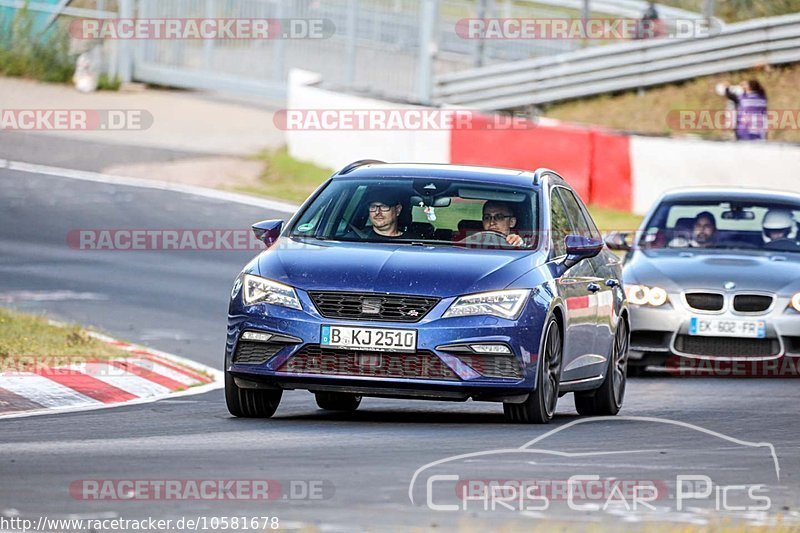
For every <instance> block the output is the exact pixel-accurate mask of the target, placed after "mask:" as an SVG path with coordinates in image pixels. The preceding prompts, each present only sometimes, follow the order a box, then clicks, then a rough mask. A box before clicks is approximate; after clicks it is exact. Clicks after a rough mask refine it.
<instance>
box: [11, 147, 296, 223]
mask: <svg viewBox="0 0 800 533" xmlns="http://www.w3.org/2000/svg"><path fill="white" fill-rule="evenodd" d="M0 168H7V169H9V170H14V171H17V172H27V173H31V174H43V175H45V176H58V177H61V178H70V179H76V180H82V181H93V182H96V183H109V184H112V185H123V186H126V187H140V188H143V189H156V190H160V191H172V192H179V193H183V194H193V195H195V196H202V197H203V198H211V199H213V200H220V201H224V202H234V203H237V204H245V205H252V206H255V207H263V208H264V209H271V210H273V211H280V212H282V213H294V212H295V211H297V208H298V206H296V205H294V204H290V203H287V202H280V201H277V200H268V199H266V198H256V197H254V196H248V195H246V194H237V193H233V192H225V191H218V190H216V189H209V188H207V187H197V186H193V185H183V184H179V183H170V182H167V181H158V180H148V179H142V178H126V177H123V176H112V175H110V174H103V173H100V172H89V171H86V170H73V169H69V168H61V167H51V166H47V165H37V164H34V163H25V162H23V161H7V160H3V159H0Z"/></svg>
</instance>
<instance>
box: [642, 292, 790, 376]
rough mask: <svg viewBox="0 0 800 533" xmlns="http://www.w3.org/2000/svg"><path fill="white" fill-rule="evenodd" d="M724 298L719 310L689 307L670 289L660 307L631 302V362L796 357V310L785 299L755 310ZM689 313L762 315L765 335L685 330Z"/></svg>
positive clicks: (728, 316) (739, 317)
mask: <svg viewBox="0 0 800 533" xmlns="http://www.w3.org/2000/svg"><path fill="white" fill-rule="evenodd" d="M727 302H729V298H728V297H726V305H725V308H724V309H723V310H722V311H718V312H705V311H699V310H696V309H693V308H692V307H690V306H689V305H688V304H687V303H686V300H685V299H684V298H683V295H682V294H680V293H670V294H669V301H668V302H667V303H666V304H665V305H663V306H661V307H650V306H646V305H645V306H641V305H633V304H631V305H630V313H631V330H632V331H631V346H630V353H629V357H630V359H631V361H634V362H636V361H639V362H647V363H648V364H655V363H656V362H660V361H663V360H665V359H667V358H669V357H670V356H679V357H683V358H691V359H706V360H720V361H741V360H764V361H766V360H772V359H778V358H780V357H783V356H794V357H800V313H798V312H797V311H795V310H794V309H793V308H792V307H791V306H790V299H789V298H786V297H776V298H775V299H774V302H773V304H772V306H771V307H770V308H769V309H768V310H766V311H765V312H760V313H739V312H736V311H734V310H732V308H731V306H730V305H729V304H728V303H727ZM692 317H702V318H714V319H720V320H742V319H748V320H763V321H764V322H765V326H766V334H765V337H764V338H763V339H751V338H743V337H701V336H696V335H690V333H689V328H690V322H691V319H692Z"/></svg>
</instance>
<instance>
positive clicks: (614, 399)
mask: <svg viewBox="0 0 800 533" xmlns="http://www.w3.org/2000/svg"><path fill="white" fill-rule="evenodd" d="M629 340H630V339H629V334H628V325H627V324H626V323H625V320H620V323H619V326H618V327H617V332H616V334H615V335H614V346H613V349H612V352H611V356H610V357H609V358H608V367H607V368H606V379H604V380H603V384H602V385H600V387H598V388H597V389H595V390H593V391H587V392H576V393H575V408H576V409H577V410H578V414H580V415H583V416H613V415H616V414H617V413H618V412H619V410H620V408H621V407H622V401H623V400H624V399H625V385H626V383H627V370H628V342H629Z"/></svg>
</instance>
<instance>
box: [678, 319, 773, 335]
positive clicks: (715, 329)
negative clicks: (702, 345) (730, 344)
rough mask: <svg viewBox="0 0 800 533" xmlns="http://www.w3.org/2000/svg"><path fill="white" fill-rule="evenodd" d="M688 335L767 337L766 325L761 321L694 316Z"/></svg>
mask: <svg viewBox="0 0 800 533" xmlns="http://www.w3.org/2000/svg"><path fill="white" fill-rule="evenodd" d="M689 335H699V336H703V337H747V338H754V339H763V338H764V337H766V335H767V324H766V322H765V321H763V320H736V319H724V318H703V317H697V316H695V317H692V320H691V322H690V323H689Z"/></svg>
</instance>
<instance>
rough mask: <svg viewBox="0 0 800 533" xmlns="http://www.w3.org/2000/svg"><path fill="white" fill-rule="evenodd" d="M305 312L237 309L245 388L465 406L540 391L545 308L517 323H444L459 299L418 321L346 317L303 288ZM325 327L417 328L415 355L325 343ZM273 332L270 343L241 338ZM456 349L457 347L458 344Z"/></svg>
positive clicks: (235, 350)
mask: <svg viewBox="0 0 800 533" xmlns="http://www.w3.org/2000/svg"><path fill="white" fill-rule="evenodd" d="M298 295H299V297H300V299H301V302H302V306H303V310H295V309H289V308H285V307H280V306H274V305H268V304H258V305H253V306H248V307H242V306H239V305H235V306H232V308H231V310H230V312H229V316H228V335H227V345H226V358H225V367H226V370H228V372H229V373H230V374H231V375H232V376H233V377H234V379H235V380H236V383H237V385H238V386H240V387H243V388H261V387H269V388H275V387H277V388H281V389H306V390H311V391H315V392H316V391H339V392H349V393H354V394H360V395H363V396H381V397H397V398H422V399H436V400H455V401H463V400H467V399H470V398H472V399H475V400H487V401H512V402H518V401H524V399H525V398H526V397H527V394H528V393H529V392H530V391H532V390H533V389H534V388H535V386H536V382H535V376H536V365H537V362H538V361H537V359H538V352H539V339H540V338H541V333H542V332H541V328H542V322H543V317H542V316H541V313H542V310H541V309H539V307H538V306H536V305H534V304H533V303H532V302H530V301H529V302H528V304H527V305H526V307H525V309H524V310H523V312H522V314H521V316H520V317H519V319H517V320H506V319H502V318H495V317H487V316H470V317H458V318H446V319H445V318H441V316H442V315H443V314H444V312H445V311H446V310H447V309H448V308H449V306H450V304H451V303H452V302H453V300H454V299H453V298H445V299H442V300H440V301H439V302H438V303H437V304H436V305H435V306H434V307H433V308H432V309H431V310H430V312H428V313H427V315H425V316H424V317H423V318H422V319H421V320H419V321H418V322H413V323H409V322H395V321H380V320H344V319H334V318H326V317H323V316H321V315H320V314H319V312H318V310H317V309H316V307H315V306H314V304H313V302H311V300H310V298H309V297H308V295H307V294H303V293H302V291H298ZM324 325H342V326H351V327H370V328H388V329H401V330H408V329H413V330H416V331H417V347H416V351H415V352H413V353H411V352H378V351H355V350H341V349H331V348H327V347H322V346H320V339H321V330H322V326H324ZM246 331H256V332H264V333H270V334H272V335H273V336H274V337H272V338H271V339H270V341H267V342H253V341H251V340H244V339H242V334H243V333H244V332H246ZM475 343H491V344H504V345H506V346H507V347H508V348H509V349H510V351H511V354H507V355H497V354H476V353H471V352H469V350H464V349H463V348H462V346H464V345H469V344H475ZM454 345H455V346H456V347H455V348H454V347H453V346H454Z"/></svg>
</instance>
